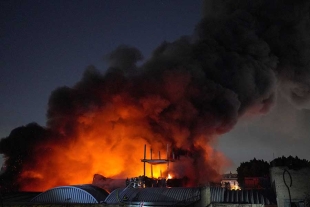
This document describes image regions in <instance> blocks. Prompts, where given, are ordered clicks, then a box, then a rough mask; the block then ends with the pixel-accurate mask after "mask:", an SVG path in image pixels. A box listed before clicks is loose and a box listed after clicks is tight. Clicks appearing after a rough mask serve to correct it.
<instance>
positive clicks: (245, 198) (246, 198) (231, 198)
mask: <svg viewBox="0 0 310 207" xmlns="http://www.w3.org/2000/svg"><path fill="white" fill-rule="evenodd" d="M210 191H211V202H213V203H250V204H264V205H270V204H274V203H275V202H274V201H275V199H274V198H273V197H274V195H273V194H272V193H271V192H269V191H268V190H227V189H225V188H220V187H211V188H210Z"/></svg>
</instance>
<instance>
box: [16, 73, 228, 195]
mask: <svg viewBox="0 0 310 207" xmlns="http://www.w3.org/2000/svg"><path fill="white" fill-rule="evenodd" d="M96 75H98V74H96ZM162 76H163V77H162V78H161V80H160V82H162V84H155V83H152V82H151V81H147V80H137V81H134V82H128V83H127V82H126V81H122V82H118V80H114V82H113V81H111V80H109V81H110V82H109V81H106V80H102V81H101V82H98V84H99V85H97V86H94V85H90V86H89V88H87V87H86V86H84V85H83V84H81V83H80V85H77V86H76V87H75V88H73V89H67V88H64V89H59V91H55V92H54V94H53V95H52V98H51V99H52V100H51V101H50V102H51V103H50V109H49V122H48V126H49V130H50V131H52V132H53V133H51V134H50V137H49V139H47V141H45V142H42V143H41V142H40V143H39V144H37V145H35V146H34V150H33V153H32V157H31V159H30V161H29V162H24V163H23V166H22V167H23V168H22V173H20V174H19V179H18V181H19V184H20V186H21V190H25V191H44V190H47V189H49V188H51V187H55V186H59V185H71V184H83V183H91V182H92V179H93V176H94V174H100V175H103V176H105V177H108V178H127V177H136V176H139V175H143V163H142V162H141V159H142V158H143V155H144V151H143V150H144V149H143V146H144V145H145V144H147V146H148V147H152V149H153V152H158V151H161V152H162V155H161V156H162V158H163V157H166V155H165V154H164V152H166V146H167V143H169V144H170V147H171V151H170V153H172V151H173V150H174V152H173V155H174V156H173V158H174V159H175V162H173V164H172V163H170V166H169V173H172V174H173V175H174V176H175V177H181V178H182V177H187V178H189V179H190V180H191V183H190V185H198V184H201V183H206V182H208V181H210V180H214V179H217V178H218V177H220V176H219V172H220V170H221V167H222V166H223V164H224V163H225V158H224V157H223V155H222V154H221V153H219V152H217V151H214V150H213V148H212V146H211V145H212V143H211V141H212V139H213V138H214V137H215V136H216V133H217V132H216V131H215V130H214V129H213V128H212V127H213V126H208V127H204V126H205V123H208V124H209V125H211V124H213V123H216V125H215V126H214V127H217V126H218V123H217V122H215V121H214V120H215V118H214V116H213V115H212V114H206V115H205V116H202V115H201V113H205V112H201V113H200V112H199V110H198V108H195V105H194V104H193V103H191V102H190V100H191V99H188V98H187V96H189V97H191V96H193V98H192V99H195V98H196V97H195V96H198V95H199V93H200V92H199V90H198V89H195V88H193V87H194V85H195V83H194V84H190V81H191V77H190V74H188V73H183V72H178V71H170V72H165V73H164V74H162ZM89 77H91V75H89V74H88V76H86V78H89ZM105 77H106V76H104V77H102V79H104V78H105ZM96 78H97V76H96ZM96 80H97V79H96ZM81 82H82V83H84V82H85V84H86V83H87V84H89V82H91V81H90V80H82V81H81ZM116 84H117V85H116ZM79 87H81V88H79ZM85 87H86V88H85ZM158 87H162V88H161V89H158ZM99 89H100V90H99ZM116 89H117V90H116ZM113 90H116V92H115V91H113ZM144 90H145V91H144ZM89 91H90V92H89ZM187 93H188V94H187ZM190 93H193V94H194V95H191V94H190ZM58 94H59V95H58ZM57 96H59V97H57ZM66 96H67V97H68V98H67V99H72V100H70V101H67V102H65V103H63V99H64V97H66ZM67 99H66V98H65V100H67ZM60 103H62V104H63V105H65V106H66V104H68V103H70V104H71V105H70V104H69V106H68V108H65V109H61V107H64V106H59V104H60ZM202 105H203V104H202ZM66 107H67V106H66ZM220 130H223V127H222V125H220ZM169 156H170V155H169ZM158 157H159V156H158ZM153 158H155V156H154V157H153ZM171 159H172V158H171ZM220 160H222V162H220ZM146 168H147V169H146V176H148V177H152V176H153V177H155V178H156V177H162V176H163V175H166V173H167V172H166V168H165V167H162V168H159V167H157V166H154V167H153V170H152V171H153V174H152V171H151V169H150V166H149V165H147V166H146ZM206 175H208V176H206ZM170 176H171V175H170Z"/></svg>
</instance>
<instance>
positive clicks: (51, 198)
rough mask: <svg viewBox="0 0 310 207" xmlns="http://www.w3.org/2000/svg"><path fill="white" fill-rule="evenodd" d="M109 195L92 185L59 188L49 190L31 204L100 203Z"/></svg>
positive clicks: (35, 198)
mask: <svg viewBox="0 0 310 207" xmlns="http://www.w3.org/2000/svg"><path fill="white" fill-rule="evenodd" d="M108 195H109V193H108V192H107V191H106V190H104V189H101V188H98V187H96V186H94V185H90V184H87V185H72V186H59V187H55V188H52V189H49V190H47V191H45V192H43V193H41V194H39V195H37V196H36V197H34V198H33V199H32V200H31V202H36V203H102V202H104V200H105V199H106V197H107V196H108Z"/></svg>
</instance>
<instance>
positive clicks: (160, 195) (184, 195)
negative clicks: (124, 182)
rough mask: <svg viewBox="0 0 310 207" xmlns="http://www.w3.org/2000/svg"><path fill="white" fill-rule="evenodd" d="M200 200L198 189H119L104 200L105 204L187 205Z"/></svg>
mask: <svg viewBox="0 0 310 207" xmlns="http://www.w3.org/2000/svg"><path fill="white" fill-rule="evenodd" d="M198 200H200V189H199V188H119V189H116V190H114V191H113V192H112V193H111V194H110V195H109V196H108V197H107V198H106V200H105V203H107V204H119V203H126V204H139V203H143V204H144V205H164V206H168V205H188V204H191V203H194V202H196V201H198Z"/></svg>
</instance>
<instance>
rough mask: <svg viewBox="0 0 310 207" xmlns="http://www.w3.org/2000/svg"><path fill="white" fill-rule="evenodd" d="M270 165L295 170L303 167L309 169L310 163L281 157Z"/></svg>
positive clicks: (295, 158) (304, 160) (290, 157)
mask: <svg viewBox="0 0 310 207" xmlns="http://www.w3.org/2000/svg"><path fill="white" fill-rule="evenodd" d="M270 165H271V166H273V167H288V168H290V169H295V170H297V169H300V168H304V167H310V162H309V161H308V160H306V159H299V158H298V157H297V156H296V157H293V156H289V157H284V156H282V157H278V158H276V159H274V160H273V161H271V162H270Z"/></svg>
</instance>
